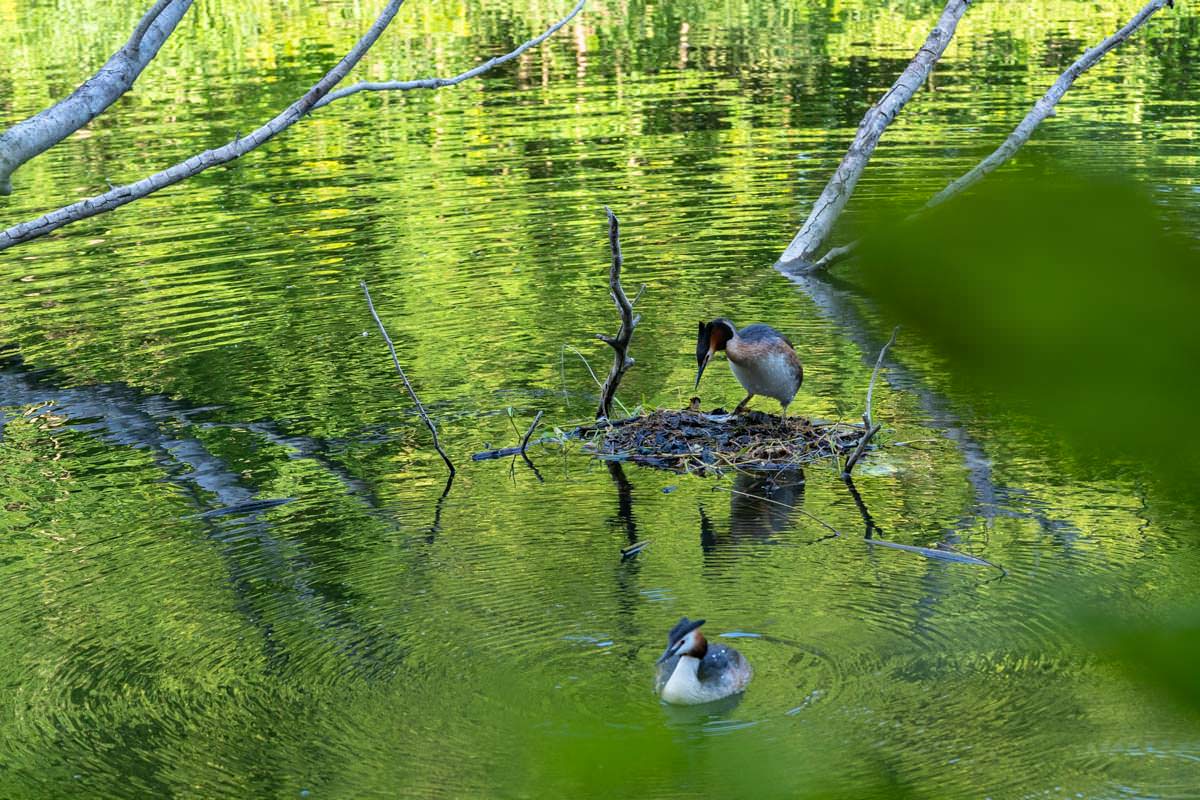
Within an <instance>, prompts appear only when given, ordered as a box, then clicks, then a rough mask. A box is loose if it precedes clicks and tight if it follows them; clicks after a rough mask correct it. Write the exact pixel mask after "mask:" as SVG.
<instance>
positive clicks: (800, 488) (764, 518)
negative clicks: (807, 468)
mask: <svg viewBox="0 0 1200 800" xmlns="http://www.w3.org/2000/svg"><path fill="white" fill-rule="evenodd" d="M802 505H804V470H802V469H800V468H796V469H786V470H771V471H770V472H739V473H737V475H736V477H734V479H733V488H732V489H731V490H730V497H729V534H728V536H721V535H719V534H718V533H717V530H716V527H715V526H714V525H713V524H712V521H711V520H710V519H709V518H708V515H707V514H705V513H704V508H703V507H701V509H700V546H701V547H702V548H703V549H704V551H705V552H711V551H712V550H714V549H716V548H717V547H720V546H721V544H722V543H725V544H728V543H731V542H732V543H741V542H759V543H769V542H772V541H774V537H775V535H776V534H779V533H782V532H783V531H786V530H788V529H790V528H791V527H792V525H793V522H794V519H795V516H796V512H797V510H798V509H799V507H800V506H802Z"/></svg>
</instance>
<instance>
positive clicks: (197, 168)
mask: <svg viewBox="0 0 1200 800" xmlns="http://www.w3.org/2000/svg"><path fill="white" fill-rule="evenodd" d="M182 1H183V0H180V2H182ZM403 2H404V0H389V1H388V3H387V5H386V6H385V7H384V9H383V11H381V12H380V14H379V16H378V18H376V20H375V22H374V24H372V25H371V28H370V29H369V30H368V31H367V33H366V34H365V35H364V36H363V37H362V38H361V39H359V40H358V42H357V43H356V44H355V45H354V47H353V48H351V50H350V52H349V53H347V54H346V55H345V57H343V58H342V60H341V61H340V62H338V64H337V65H336V66H335V67H334V68H333V69H331V70H330V71H329V72H327V73H326V74H325V76H324V77H322V78H321V80H320V81H318V82H317V83H316V84H315V85H314V86H313V87H312V88H311V89H309V90H308V91H307V92H305V93H304V96H303V97H301V98H300V99H299V100H297V101H296V102H294V103H292V104H291V105H290V106H288V107H287V108H286V109H284V110H283V111H282V112H280V113H279V114H278V115H276V116H275V117H273V118H272V119H271V120H270V121H268V122H267V123H265V124H264V125H262V126H261V127H259V128H257V129H256V130H254V131H253V132H251V133H250V134H249V135H248V136H245V137H242V136H237V137H235V138H234V139H233V141H231V142H229V143H228V144H225V145H223V146H221V147H217V148H213V149H211V150H205V151H204V152H203V153H199V154H197V155H194V156H192V157H191V158H189V159H187V160H185V161H181V162H179V163H178V164H175V165H174V166H171V167H168V168H167V169H164V170H162V171H160V172H156V173H154V174H153V175H150V176H149V177H146V178H143V179H141V180H140V181H137V182H135V183H131V184H127V185H125V186H116V187H113V188H112V189H110V190H109V191H107V192H105V193H103V194H99V195H96V196H95V197H89V198H86V199H84V200H80V201H78V202H76V203H72V204H70V205H67V206H63V207H62V208H59V209H57V210H55V211H51V212H49V213H47V214H43V215H42V216H40V217H38V218H37V219H33V220H29V221H27V222H22V223H19V224H17V225H13V226H12V227H10V228H9V229H8V230H5V231H0V250H4V249H6V248H9V247H12V246H13V245H17V244H21V243H22V242H28V241H30V240H32V239H37V238H39V237H41V236H45V235H46V234H48V233H51V232H52V231H56V230H58V229H59V228H62V227H64V226H66V225H70V224H71V223H73V222H79V221H80V220H84V219H88V218H89V217H94V216H96V215H98V214H103V213H106V212H108V211H112V210H113V209H116V208H120V207H121V206H123V205H126V204H127V203H132V202H133V201H135V200H140V199H142V198H143V197H147V196H148V195H151V194H153V193H154V192H157V191H158V190H160V189H165V188H166V187H168V186H172V185H174V184H176V183H179V182H180V181H183V180H186V179H187V178H190V177H192V176H194V175H198V174H199V173H201V172H203V171H205V170H207V169H209V168H211V167H216V166H220V165H221V164H226V163H229V162H230V161H233V160H235V159H238V158H241V157H242V156H244V155H245V154H246V153H249V152H250V151H251V150H253V149H255V148H256V147H258V146H260V145H262V144H265V143H266V142H268V141H270V140H271V139H273V138H274V137H275V136H277V135H279V134H280V133H282V132H283V131H285V130H287V129H288V128H290V127H291V126H292V125H294V124H295V123H297V122H299V121H300V120H301V119H303V118H304V117H305V115H307V114H308V113H309V112H311V111H312V110H313V109H314V108H316V107H318V105H325V103H322V100H324V99H327V96H328V95H329V93H330V92H331V91H332V89H333V87H335V86H337V84H338V83H340V82H341V81H342V80H343V79H344V78H345V77H346V75H347V73H349V72H350V70H351V69H352V68H353V67H354V66H355V65H356V64H357V63H358V62H359V60H361V59H362V57H363V55H365V54H366V52H367V51H368V50H369V49H370V48H371V47H372V46H373V45H374V44H375V42H376V40H378V39H379V36H380V35H381V34H382V33H383V31H384V29H385V28H387V26H388V24H389V23H390V22H391V21H392V18H393V17H395V16H396V12H398V11H399V10H400V6H401V5H402V4H403ZM579 5H582V2H580V4H579ZM578 10H579V6H577V7H576V8H575V10H573V11H572V12H571V15H572V16H573V15H574V14H575V13H576V12H577V11H578ZM569 18H570V17H568V19H569ZM161 22H162V20H161V19H160V20H159V21H158V23H156V24H161ZM563 22H565V20H564V21H560V22H558V23H555V25H554V26H553V27H552V30H551V31H550V32H553V31H554V30H558V28H559V27H561V26H562V24H563ZM547 35H549V34H548V33H547V34H543V35H542V36H539V37H537V38H536V39H534V40H531V41H532V42H541V41H543V40H544V39H545V38H546V36H547ZM531 46H532V44H530V42H525V43H524V44H522V45H521V46H520V47H518V48H517V49H516V50H514V51H513V52H512V53H510V54H509V55H508V56H501V57H499V58H494V59H492V60H491V61H488V62H486V63H484V64H481V65H479V66H478V67H476V68H475V69H473V70H469V71H468V72H466V73H463V74H462V75H459V76H456V77H455V78H452V79H446V80H450V81H454V82H461V81H463V80H466V79H467V78H468V77H475V76H476V75H479V74H481V73H482V72H485V71H486V70H488V69H491V68H492V67H494V66H496V65H497V64H502V63H504V62H505V61H507V60H509V58H511V57H515V55H516V54H519V53H521V52H524V50H525V49H527V48H528V47H531ZM439 80H442V79H428V80H425V81H415V82H413V83H412V84H411V85H396V86H391V87H389V88H395V89H436V88H438V87H439V86H442V85H450V84H448V83H446V84H443V83H438V81H439ZM349 88H354V87H349ZM338 96H339V97H345V96H346V95H345V94H339V95H338ZM335 99H336V98H335ZM328 102H332V100H329V101H328Z"/></svg>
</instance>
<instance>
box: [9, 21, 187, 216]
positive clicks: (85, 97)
mask: <svg viewBox="0 0 1200 800" xmlns="http://www.w3.org/2000/svg"><path fill="white" fill-rule="evenodd" d="M191 6H192V0H158V2H157V3H155V4H154V6H153V7H151V9H150V10H149V11H147V12H146V13H145V15H143V16H142V19H141V20H140V21H139V22H138V25H137V27H136V28H135V29H134V31H133V35H132V36H130V37H129V41H127V42H126V43H125V44H124V45H122V46H121V49H120V50H118V51H117V52H116V53H114V54H113V55H112V57H111V58H109V59H108V61H106V62H105V63H104V66H102V67H100V70H99V71H98V72H97V73H96V74H95V75H93V76H92V77H90V78H88V79H87V80H86V81H84V82H83V83H82V84H81V85H80V86H79V87H78V88H76V89H75V91H73V92H71V94H70V95H69V96H68V97H66V98H64V99H63V100H60V101H59V102H57V103H55V104H54V105H52V106H50V107H49V108H47V109H44V110H42V111H39V112H38V113H37V114H34V115H33V116H32V117H29V118H28V119H25V120H22V121H21V122H18V123H16V124H15V125H13V126H12V127H11V128H9V129H8V130H6V131H4V133H3V134H0V194H10V193H11V192H12V174H13V173H14V172H16V171H17V170H18V169H19V168H20V167H21V165H23V164H25V163H26V162H27V161H30V160H31V159H33V158H35V157H36V156H38V155H40V154H41V153H44V152H45V151H46V150H49V149H50V148H51V147H53V146H54V145H56V144H58V143H59V142H61V141H62V140H63V139H65V138H67V137H68V136H70V135H71V134H72V133H74V132H75V131H77V130H79V129H80V128H82V127H83V126H84V125H87V124H88V123H89V122H91V121H92V120H94V119H95V118H96V117H98V116H99V115H100V114H102V113H103V112H104V110H105V109H107V108H108V107H109V106H111V105H112V104H113V103H115V102H116V101H117V100H119V99H120V98H121V96H122V95H124V94H125V93H126V92H128V91H129V90H130V89H131V88H133V84H134V82H135V81H136V80H137V79H138V77H139V76H140V75H141V74H142V71H143V70H144V69H145V68H146V66H147V65H148V64H149V63H150V62H151V61H153V60H154V57H155V56H156V55H158V51H159V49H160V48H161V47H162V46H163V43H164V42H166V40H167V38H168V37H169V36H170V35H171V34H172V33H173V32H174V31H175V27H176V26H177V25H178V24H179V21H180V20H181V19H183V15H184V14H186V13H187V10H188V9H189V8H191Z"/></svg>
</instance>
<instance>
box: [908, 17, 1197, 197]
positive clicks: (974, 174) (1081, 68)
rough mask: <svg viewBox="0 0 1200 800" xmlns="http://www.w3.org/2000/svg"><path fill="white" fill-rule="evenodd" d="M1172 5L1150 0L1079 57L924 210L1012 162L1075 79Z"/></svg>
mask: <svg viewBox="0 0 1200 800" xmlns="http://www.w3.org/2000/svg"><path fill="white" fill-rule="evenodd" d="M1174 5H1175V2H1174V0H1150V2H1149V3H1147V4H1146V5H1145V7H1144V8H1143V9H1142V10H1141V11H1139V12H1138V13H1137V14H1136V15H1134V17H1133V19H1131V20H1129V22H1127V23H1125V26H1124V27H1123V28H1121V29H1120V30H1119V31H1117V32H1116V33H1114V34H1113V35H1112V36H1109V37H1108V38H1107V39H1105V40H1104V41H1103V42H1101V43H1100V44H1098V45H1096V46H1095V47H1093V48H1092V49H1091V50H1088V51H1087V52H1086V53H1084V54H1083V55H1081V56H1080V57H1079V58H1078V60H1076V61H1075V63H1074V64H1072V65H1071V66H1070V67H1068V68H1067V71H1066V72H1064V73H1063V74H1062V75H1060V76H1059V77H1058V80H1056V81H1055V82H1054V85H1053V86H1051V87H1050V89H1049V90H1048V91H1047V92H1046V94H1045V95H1043V96H1042V99H1040V100H1038V101H1037V102H1036V103H1034V105H1033V108H1032V109H1030V111H1029V113H1028V114H1026V115H1025V119H1023V120H1021V124H1020V125H1018V126H1017V127H1016V129H1015V130H1014V131H1013V132H1012V134H1010V135H1009V137H1008V138H1007V139H1005V140H1004V143H1003V144H1002V145H1000V146H999V147H997V148H996V150H995V152H993V153H992V154H991V155H990V156H988V157H987V158H985V159H984V160H983V161H980V162H979V164H977V165H976V166H975V168H974V169H972V170H971V171H970V172H968V173H966V174H965V175H963V176H962V177H961V178H959V179H958V180H956V181H954V182H953V183H951V184H950V185H949V186H947V187H946V188H945V189H942V190H941V191H940V192H938V193H937V194H936V195H934V196H933V197H932V198H930V200H929V202H927V203H926V204H925V208H927V209H929V208H933V207H934V206H937V205H940V204H941V203H943V202H945V201H946V200H948V199H949V198H951V197H953V196H954V195H956V194H958V193H959V192H961V191H962V190H964V189H966V188H967V187H969V186H971V185H972V184H974V183H976V182H977V181H979V179H981V178H983V177H984V176H985V175H987V174H988V173H989V172H991V171H993V170H994V169H996V167H999V166H1000V165H1001V164H1003V163H1004V162H1005V161H1008V160H1009V159H1010V158H1012V156H1013V154H1014V153H1016V152H1017V150H1019V149H1020V148H1021V145H1023V144H1025V142H1027V141H1029V137H1030V136H1032V135H1033V132H1034V131H1035V130H1036V129H1037V127H1038V125H1041V124H1042V120H1044V119H1046V117H1048V116H1050V115H1051V114H1052V113H1053V111H1054V107H1055V106H1056V105H1058V101H1059V100H1061V99H1062V98H1063V95H1065V94H1066V93H1067V90H1068V89H1070V88H1071V86H1072V85H1073V84H1074V83H1075V79H1076V78H1078V77H1079V76H1080V75H1082V74H1083V73H1085V72H1087V71H1088V70H1089V69H1091V68H1092V67H1093V66H1095V64H1096V62H1097V61H1099V60H1100V59H1102V58H1104V56H1105V55H1107V54H1108V53H1109V52H1110V51H1111V50H1113V49H1114V48H1116V47H1117V46H1118V45H1120V44H1121V43H1122V42H1124V41H1125V40H1126V39H1128V38H1129V36H1130V35H1131V34H1132V33H1133V32H1134V31H1136V30H1137V29H1138V28H1140V27H1142V26H1143V25H1145V24H1146V21H1147V20H1149V19H1150V17H1152V16H1154V14H1156V13H1157V12H1159V11H1161V10H1162V9H1163V8H1164V7H1166V6H1171V7H1174Z"/></svg>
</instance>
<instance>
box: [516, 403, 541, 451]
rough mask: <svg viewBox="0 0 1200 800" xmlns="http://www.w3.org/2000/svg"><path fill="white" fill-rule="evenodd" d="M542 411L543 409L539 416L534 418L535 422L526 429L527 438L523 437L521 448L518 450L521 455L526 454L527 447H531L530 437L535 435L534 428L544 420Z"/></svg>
mask: <svg viewBox="0 0 1200 800" xmlns="http://www.w3.org/2000/svg"><path fill="white" fill-rule="evenodd" d="M542 413H543V412H541V411H539V412H538V413H537V416H536V417H534V418H533V422H532V423H530V425H529V430H527V431H525V438H523V439H521V449H520V450H518V451H517V452H518V453H520V454H521V455H525V449H526V448H528V447H529V437H530V436H532V435H533V431H534V429H535V428H537V426H538V423H540V422H541V421H542Z"/></svg>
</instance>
